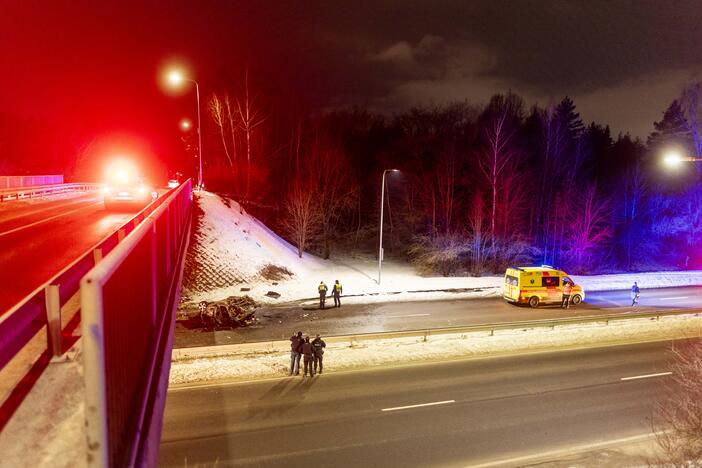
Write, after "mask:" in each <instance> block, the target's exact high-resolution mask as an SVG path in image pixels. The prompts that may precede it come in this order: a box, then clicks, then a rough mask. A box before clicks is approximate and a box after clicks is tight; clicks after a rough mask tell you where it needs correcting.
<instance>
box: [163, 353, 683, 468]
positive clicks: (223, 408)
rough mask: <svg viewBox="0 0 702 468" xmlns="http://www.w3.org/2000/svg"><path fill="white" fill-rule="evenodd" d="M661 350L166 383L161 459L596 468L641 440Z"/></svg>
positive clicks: (662, 377) (662, 374)
mask: <svg viewBox="0 0 702 468" xmlns="http://www.w3.org/2000/svg"><path fill="white" fill-rule="evenodd" d="M669 348H670V344H669V343H647V344H636V345H625V346H616V347H607V348H593V349H584V350H571V351H560V352H550V353H539V354H530V355H521V356H510V357H499V358H486V359H473V360H461V361H450V362H437V363H427V364H420V365H412V366H403V367H391V368H385V369H371V370H367V371H353V372H340V373H337V374H335V373H329V374H324V375H321V376H317V377H314V378H313V379H310V378H306V379H303V378H301V377H288V378H281V379H271V380H264V381H256V382H247V383H232V384H219V385H211V386H203V387H189V388H188V387H185V388H172V389H170V390H169V394H168V400H167V404H166V416H165V419H164V428H163V436H162V443H161V458H160V464H161V466H169V467H182V466H258V467H293V466H320V467H321V466H329V467H345V466H368V467H409V466H412V467H414V466H418V467H422V466H441V467H453V466H456V467H463V466H480V465H481V464H488V466H521V465H524V464H526V463H527V461H529V460H531V461H533V460H536V459H540V458H549V459H551V460H553V459H558V457H560V456H563V455H564V454H568V455H569V456H572V454H575V453H578V452H583V453H584V455H582V456H583V457H585V459H590V462H589V463H585V464H584V465H580V466H598V465H599V464H600V463H598V462H592V460H596V459H597V457H598V456H601V455H602V454H601V453H600V452H601V450H602V449H601V448H598V447H601V445H602V444H610V443H611V444H615V445H627V444H630V443H631V441H632V440H639V439H640V440H644V441H645V440H646V437H647V435H650V431H651V424H650V417H651V415H652V410H653V407H654V403H655V402H656V401H657V399H658V398H660V396H661V395H662V389H663V386H664V385H665V384H668V383H670V377H669V375H668V373H669V372H670V363H669V361H670V353H669ZM325 358H326V359H334V357H333V355H325ZM616 452H617V450H613V451H612V450H609V451H608V454H607V456H608V457H609V458H608V460H609V461H608V464H610V466H613V465H617V466H621V465H618V464H617V462H616ZM532 457H535V458H533V459H532ZM629 461H631V460H629ZM636 462H638V463H641V462H642V460H636ZM612 464H613V465H612ZM644 465H645V463H644Z"/></svg>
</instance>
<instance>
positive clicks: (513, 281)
mask: <svg viewBox="0 0 702 468" xmlns="http://www.w3.org/2000/svg"><path fill="white" fill-rule="evenodd" d="M518 282H519V280H518V279H517V277H516V276H512V275H507V276H505V284H511V285H512V286H516V285H517V283H518Z"/></svg>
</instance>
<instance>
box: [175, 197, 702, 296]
mask: <svg viewBox="0 0 702 468" xmlns="http://www.w3.org/2000/svg"><path fill="white" fill-rule="evenodd" d="M195 197H196V198H195V200H196V203H197V209H198V210H200V216H199V223H198V224H197V225H196V226H194V229H195V233H194V236H193V240H192V242H191V245H190V249H189V251H188V255H187V258H186V272H185V278H184V281H183V294H182V295H183V302H184V303H185V304H184V305H185V307H189V308H192V306H193V304H196V303H197V302H199V301H217V300H224V299H226V298H228V297H230V296H243V295H248V296H250V297H252V298H254V299H255V300H257V301H259V302H263V303H272V304H275V303H283V302H289V301H298V302H300V301H305V302H307V301H309V302H310V303H311V302H313V300H314V299H313V298H314V297H315V296H316V295H317V285H318V284H319V282H320V281H324V282H326V283H327V285H329V286H331V284H332V283H333V282H334V281H335V280H337V279H338V280H339V281H340V282H341V284H342V285H343V288H344V296H345V297H344V303H346V304H349V303H370V302H379V301H382V302H388V301H408V300H433V299H447V298H451V299H462V298H469V297H476V296H489V295H499V294H501V287H502V281H503V279H502V276H487V277H481V278H474V277H452V278H445V277H432V278H427V277H422V276H419V275H417V273H416V272H415V271H414V270H413V268H412V267H411V266H410V265H407V264H399V263H395V262H392V261H385V262H384V263H383V277H382V284H381V285H380V286H379V285H378V284H377V279H378V263H377V261H376V260H374V259H373V258H350V259H343V260H338V259H335V260H322V259H320V258H318V257H315V256H314V255H310V254H305V255H304V256H303V258H298V256H297V249H296V248H295V247H294V246H292V245H290V244H289V243H288V242H286V241H285V240H284V239H282V238H281V237H279V236H278V235H277V234H275V233H274V232H273V231H271V230H270V229H269V228H268V227H266V226H265V225H264V224H263V223H261V222H260V221H258V220H257V219H256V218H254V217H253V216H251V215H249V214H248V213H246V211H244V210H241V209H240V206H239V204H238V203H236V202H234V201H231V200H229V199H224V198H222V197H220V196H218V195H215V194H213V193H209V192H202V193H200V194H196V195H195ZM574 278H575V279H576V281H577V282H578V283H581V284H583V286H584V287H585V288H586V291H588V290H589V291H598V290H599V291H602V290H616V289H628V288H629V287H630V286H631V284H632V283H633V282H634V281H638V282H639V286H640V287H641V288H644V289H645V288H654V287H668V286H687V285H702V272H701V271H684V272H653V273H630V274H623V275H600V276H589V277H586V276H581V277H574Z"/></svg>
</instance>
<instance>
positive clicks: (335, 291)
mask: <svg viewBox="0 0 702 468" xmlns="http://www.w3.org/2000/svg"><path fill="white" fill-rule="evenodd" d="M343 292H344V290H343V288H342V287H341V284H339V280H336V281H335V282H334V286H332V296H334V307H341V294H342V293H343Z"/></svg>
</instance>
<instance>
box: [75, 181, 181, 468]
mask: <svg viewBox="0 0 702 468" xmlns="http://www.w3.org/2000/svg"><path fill="white" fill-rule="evenodd" d="M191 198H192V187H191V182H190V181H188V182H186V183H185V184H183V185H181V186H180V187H179V188H178V189H176V190H174V191H172V192H171V193H170V194H169V195H168V197H167V198H166V199H165V200H164V201H163V203H162V204H161V205H160V206H159V207H158V208H156V209H155V210H154V211H153V212H152V213H150V214H149V215H148V216H147V217H146V218H145V219H144V221H143V222H142V223H140V224H139V225H138V226H137V227H136V228H135V229H134V230H133V232H131V233H130V234H129V235H128V236H127V237H126V238H125V239H124V240H123V241H122V242H121V243H120V244H119V245H118V246H117V247H115V248H114V249H113V250H112V251H111V252H110V253H109V254H108V255H106V256H105V258H104V259H103V260H102V261H101V262H100V263H98V264H97V265H96V266H95V268H93V269H92V270H91V271H90V272H89V273H88V274H87V275H86V276H85V277H84V278H83V279H82V281H81V314H82V317H81V319H82V330H83V332H82V336H83V351H84V352H83V357H84V376H85V387H86V404H85V408H86V416H85V417H86V435H87V450H88V460H89V465H90V466H96V467H98V466H99V467H107V466H115V467H117V466H119V467H121V466H155V465H156V461H157V458H158V448H159V443H160V434H161V423H162V416H163V410H164V407H165V398H166V392H167V386H168V374H169V371H170V357H171V351H172V340H173V327H174V326H175V309H176V307H177V303H178V297H179V296H178V294H179V291H178V287H179V284H180V279H181V274H182V266H183V256H184V252H185V249H186V247H187V242H188V238H189V232H190V219H191Z"/></svg>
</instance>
